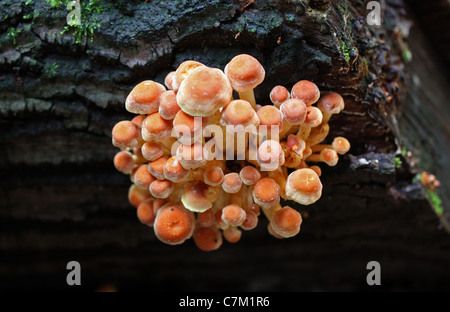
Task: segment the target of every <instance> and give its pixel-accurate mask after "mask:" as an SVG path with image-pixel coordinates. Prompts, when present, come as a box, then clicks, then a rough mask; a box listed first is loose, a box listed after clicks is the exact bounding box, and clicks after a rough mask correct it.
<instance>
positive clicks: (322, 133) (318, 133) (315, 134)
mask: <svg viewBox="0 0 450 312" xmlns="http://www.w3.org/2000/svg"><path fill="white" fill-rule="evenodd" d="M329 132H330V126H329V125H328V123H325V124H324V123H322V124H321V125H320V126H318V127H316V128H313V129H311V132H310V134H309V137H308V138H307V140H306V144H307V145H308V146H311V147H312V146H314V145H317V144H319V143H320V142H322V141H323V140H325V138H326V137H327V135H328V133H329Z"/></svg>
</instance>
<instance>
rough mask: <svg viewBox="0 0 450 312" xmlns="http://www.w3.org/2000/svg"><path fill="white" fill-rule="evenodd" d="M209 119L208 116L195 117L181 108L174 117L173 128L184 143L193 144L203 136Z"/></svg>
mask: <svg viewBox="0 0 450 312" xmlns="http://www.w3.org/2000/svg"><path fill="white" fill-rule="evenodd" d="M207 121H208V119H207V118H204V117H194V116H191V115H189V114H187V113H185V112H183V111H182V110H180V111H178V113H177V114H176V115H175V118H174V119H173V129H174V130H175V132H176V134H177V136H178V139H179V140H180V142H181V143H182V144H191V143H193V142H194V141H195V140H196V139H198V138H200V137H201V136H202V133H203V132H202V131H203V128H204V127H205V126H206V124H207Z"/></svg>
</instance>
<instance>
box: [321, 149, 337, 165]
mask: <svg viewBox="0 0 450 312" xmlns="http://www.w3.org/2000/svg"><path fill="white" fill-rule="evenodd" d="M320 157H321V158H322V160H323V161H324V162H325V163H326V164H327V165H328V166H331V167H333V166H336V164H337V163H338V161H339V156H338V154H337V153H336V151H335V150H334V149H331V148H324V149H323V150H322V151H321V152H320Z"/></svg>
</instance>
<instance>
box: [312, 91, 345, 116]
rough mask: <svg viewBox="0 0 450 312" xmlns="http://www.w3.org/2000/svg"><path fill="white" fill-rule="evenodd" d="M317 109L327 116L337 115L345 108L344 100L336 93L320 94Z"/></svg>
mask: <svg viewBox="0 0 450 312" xmlns="http://www.w3.org/2000/svg"><path fill="white" fill-rule="evenodd" d="M317 107H318V108H319V109H320V110H321V111H322V112H324V113H327V114H339V113H340V112H341V111H342V110H343V109H344V107H345V104H344V99H343V98H342V96H341V95H340V94H338V93H336V92H328V93H324V94H322V96H321V98H320V100H319V103H317Z"/></svg>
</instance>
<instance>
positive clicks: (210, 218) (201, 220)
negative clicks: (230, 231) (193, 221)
mask: <svg viewBox="0 0 450 312" xmlns="http://www.w3.org/2000/svg"><path fill="white" fill-rule="evenodd" d="M215 221H216V217H215V214H214V211H213V209H208V210H206V211H203V212H199V213H197V222H198V224H199V225H201V226H204V227H209V226H213V225H214V222H215Z"/></svg>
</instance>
